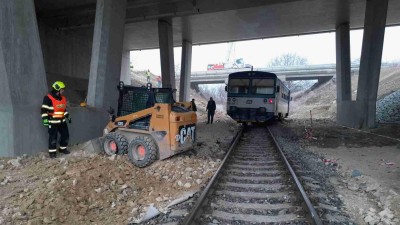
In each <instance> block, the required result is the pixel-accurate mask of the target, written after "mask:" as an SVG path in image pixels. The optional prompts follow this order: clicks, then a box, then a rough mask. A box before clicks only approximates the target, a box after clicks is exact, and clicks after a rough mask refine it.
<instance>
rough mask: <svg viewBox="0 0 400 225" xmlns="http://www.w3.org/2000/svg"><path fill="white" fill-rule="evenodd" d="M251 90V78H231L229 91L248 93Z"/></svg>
mask: <svg viewBox="0 0 400 225" xmlns="http://www.w3.org/2000/svg"><path fill="white" fill-rule="evenodd" d="M248 92H249V79H231V80H230V81H229V93H232V94H247V93H248Z"/></svg>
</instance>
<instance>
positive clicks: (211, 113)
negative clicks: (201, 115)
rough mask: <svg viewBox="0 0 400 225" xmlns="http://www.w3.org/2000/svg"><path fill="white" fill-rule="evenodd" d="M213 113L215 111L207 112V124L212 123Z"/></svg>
mask: <svg viewBox="0 0 400 225" xmlns="http://www.w3.org/2000/svg"><path fill="white" fill-rule="evenodd" d="M214 113H215V111H214V110H208V113H207V123H210V122H211V123H213V120H214Z"/></svg>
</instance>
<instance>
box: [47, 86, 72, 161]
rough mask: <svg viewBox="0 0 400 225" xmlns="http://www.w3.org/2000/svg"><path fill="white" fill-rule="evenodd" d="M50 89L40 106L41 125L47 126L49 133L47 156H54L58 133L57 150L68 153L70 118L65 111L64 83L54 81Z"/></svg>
mask: <svg viewBox="0 0 400 225" xmlns="http://www.w3.org/2000/svg"><path fill="white" fill-rule="evenodd" d="M52 88H53V89H52V90H51V92H50V93H49V94H47V95H46V96H44V98H43V103H42V107H41V114H42V120H43V126H45V127H47V128H48V133H49V156H50V158H55V157H56V156H57V135H58V133H60V136H61V137H60V143H59V144H60V148H59V150H58V151H59V152H61V153H63V154H69V153H70V152H69V151H68V150H67V146H68V140H69V132H68V126H67V120H68V122H69V123H71V118H70V116H69V113H68V111H67V99H66V98H65V97H64V95H63V92H64V89H65V84H64V83H63V82H61V81H56V82H55V83H54V84H53V85H52Z"/></svg>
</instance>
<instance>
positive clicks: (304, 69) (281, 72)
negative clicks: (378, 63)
mask: <svg viewBox="0 0 400 225" xmlns="http://www.w3.org/2000/svg"><path fill="white" fill-rule="evenodd" d="M358 69H359V65H357V64H353V65H352V67H351V71H352V72H355V71H358ZM249 70H251V68H242V69H226V70H208V71H196V72H191V77H190V83H191V84H192V85H198V84H222V83H225V82H226V81H227V79H228V75H229V74H231V73H234V72H240V71H249ZM253 71H265V72H271V73H275V74H276V75H278V77H279V79H281V80H286V81H289V80H326V79H330V78H332V77H333V76H335V75H336V64H323V65H305V66H289V67H271V68H268V67H266V68H253ZM175 77H176V78H175V79H177V80H180V74H179V73H178V74H176V76H175Z"/></svg>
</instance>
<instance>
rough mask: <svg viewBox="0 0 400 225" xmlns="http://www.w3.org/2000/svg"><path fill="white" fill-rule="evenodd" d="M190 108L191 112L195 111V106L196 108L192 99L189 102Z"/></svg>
mask: <svg viewBox="0 0 400 225" xmlns="http://www.w3.org/2000/svg"><path fill="white" fill-rule="evenodd" d="M190 107H191V109H192V111H194V112H196V111H197V106H196V103H194V98H193V99H192V101H191V102H190Z"/></svg>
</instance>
